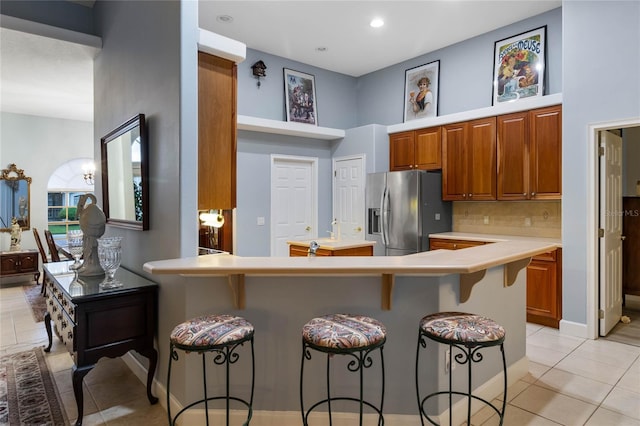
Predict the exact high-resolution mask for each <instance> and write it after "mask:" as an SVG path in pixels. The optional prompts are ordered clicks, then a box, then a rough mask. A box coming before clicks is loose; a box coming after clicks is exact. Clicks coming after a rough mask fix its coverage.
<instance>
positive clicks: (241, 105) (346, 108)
mask: <svg viewBox="0 0 640 426" xmlns="http://www.w3.org/2000/svg"><path fill="white" fill-rule="evenodd" d="M259 60H262V61H263V62H264V63H265V65H267V70H266V73H267V76H266V77H264V78H261V79H260V87H258V86H257V84H256V83H257V81H258V80H257V79H256V78H255V77H254V76H253V72H252V70H251V66H252V65H253V64H255V63H256V62H257V61H259ZM283 68H289V69H293V70H296V71H300V72H304V73H307V74H311V75H313V76H314V80H315V85H316V96H317V100H316V108H317V116H318V125H319V126H322V127H333V128H336V129H348V128H350V127H355V126H356V111H357V109H358V105H357V104H356V82H357V80H356V79H355V78H354V77H350V76H347V75H344V74H339V73H335V72H332V71H327V70H324V69H322V68H316V67H313V66H311V65H307V64H303V63H300V62H296V61H292V60H290V59H286V58H282V57H280V56H274V55H270V54H268V53H263V52H260V51H257V50H253V49H247V59H245V60H244V61H243V62H241V63H240V64H238V114H240V115H249V116H252V117H261V118H269V119H272V120H279V121H285V120H286V115H285V106H284V74H283Z"/></svg>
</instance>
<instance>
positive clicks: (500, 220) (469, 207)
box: [453, 200, 562, 238]
mask: <svg viewBox="0 0 640 426" xmlns="http://www.w3.org/2000/svg"><path fill="white" fill-rule="evenodd" d="M453 230H454V231H455V232H474V233H480V234H506V235H523V236H528V237H550V238H561V237H562V232H561V230H562V217H561V201H559V200H558V201H492V202H476V201H459V202H454V203H453Z"/></svg>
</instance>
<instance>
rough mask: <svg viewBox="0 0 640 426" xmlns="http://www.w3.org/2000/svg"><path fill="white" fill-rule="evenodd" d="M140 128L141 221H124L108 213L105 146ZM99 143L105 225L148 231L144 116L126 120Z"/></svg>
mask: <svg viewBox="0 0 640 426" xmlns="http://www.w3.org/2000/svg"><path fill="white" fill-rule="evenodd" d="M136 127H139V128H140V176H141V178H142V221H137V220H125V219H120V218H113V217H111V215H110V213H109V204H110V202H111V201H113V200H111V199H110V198H109V158H108V155H107V145H108V144H109V143H110V142H112V141H114V140H116V139H118V138H119V137H120V136H122V135H124V134H125V133H127V132H129V131H131V130H132V129H134V128H136ZM100 142H101V153H102V161H101V176H102V204H103V210H104V214H105V216H106V218H107V225H113V226H117V227H120V228H128V229H135V230H139V231H144V230H147V229H149V147H148V140H147V126H146V122H145V116H144V114H138V115H136V116H134V117H132V118H131V119H129V120H127V121H126V122H125V123H123V124H122V125H120V126H118V127H117V128H116V129H115V130H113V131H111V132H109V133H108V134H107V135H106V136H104V137H103V138H101V139H100Z"/></svg>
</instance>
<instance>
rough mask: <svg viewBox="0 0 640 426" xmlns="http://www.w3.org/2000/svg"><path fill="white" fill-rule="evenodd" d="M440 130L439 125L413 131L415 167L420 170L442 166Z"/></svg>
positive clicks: (437, 168)
mask: <svg viewBox="0 0 640 426" xmlns="http://www.w3.org/2000/svg"><path fill="white" fill-rule="evenodd" d="M441 135H442V132H441V130H440V127H430V128H428V129H420V130H416V131H415V167H416V168H418V169H420V170H439V169H441V168H442V136H441Z"/></svg>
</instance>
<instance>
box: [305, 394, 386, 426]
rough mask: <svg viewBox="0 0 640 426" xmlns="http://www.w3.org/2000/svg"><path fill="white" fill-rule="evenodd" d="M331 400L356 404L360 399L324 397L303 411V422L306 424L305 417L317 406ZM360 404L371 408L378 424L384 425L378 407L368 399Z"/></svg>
mask: <svg viewBox="0 0 640 426" xmlns="http://www.w3.org/2000/svg"><path fill="white" fill-rule="evenodd" d="M330 401H331V402H333V401H353V402H357V403H358V404H360V399H358V398H351V397H346V396H344V397H335V396H334V397H331V398H326V399H323V400H322V401H318V402H316V403H315V404H313V405H312V406H311V407H310V408H309V409H308V410H307V412H306V413H305V415H304V424H307V419H308V418H309V414H311V412H312V411H313V410H314V409H315V408H316V407H318V406H320V405H322V404H327V403H328V402H330ZM362 405H366V406H367V407H369V408H371V409H373V410H374V411H375V412H376V413H378V425H379V426H382V425H384V417H382V411H380V409H379V408H378V407H376V406H375V405H373V404H372V403H370V402H368V401H362Z"/></svg>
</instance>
